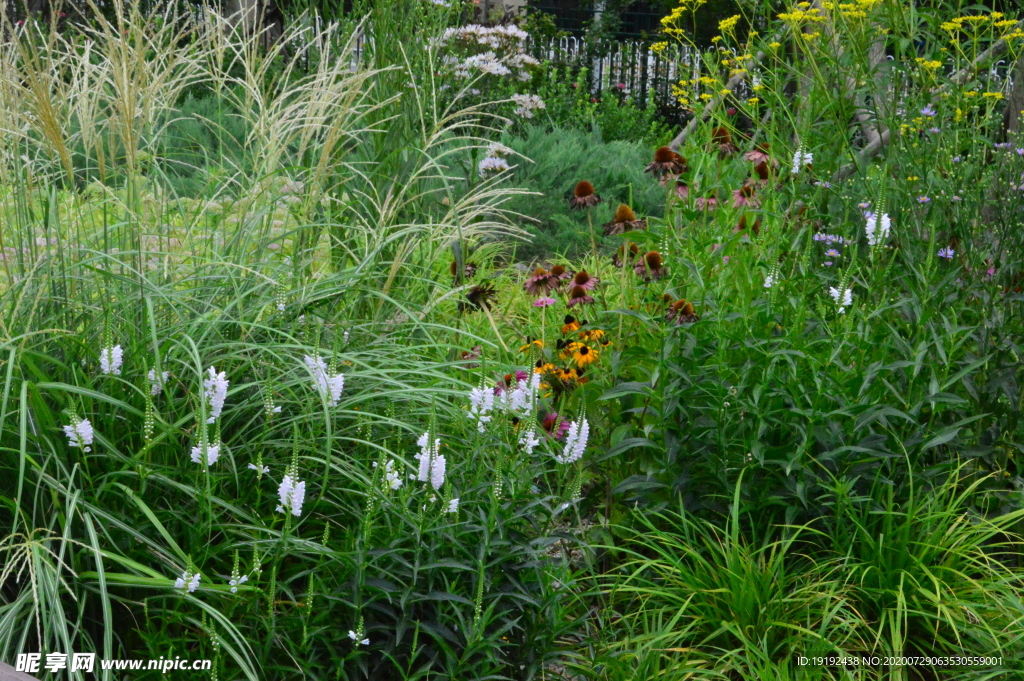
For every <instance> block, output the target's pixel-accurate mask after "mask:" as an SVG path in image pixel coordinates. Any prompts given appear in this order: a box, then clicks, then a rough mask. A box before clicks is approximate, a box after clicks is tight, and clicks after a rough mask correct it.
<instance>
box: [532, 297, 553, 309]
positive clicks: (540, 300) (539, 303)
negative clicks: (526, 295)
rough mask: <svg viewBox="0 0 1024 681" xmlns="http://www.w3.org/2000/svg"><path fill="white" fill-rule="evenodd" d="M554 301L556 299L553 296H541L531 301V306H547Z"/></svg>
mask: <svg viewBox="0 0 1024 681" xmlns="http://www.w3.org/2000/svg"><path fill="white" fill-rule="evenodd" d="M556 302H558V301H556V300H555V299H554V298H548V297H547V296H541V297H540V298H538V299H537V300H535V301H533V306H534V307H548V306H550V305H554V304H555V303H556Z"/></svg>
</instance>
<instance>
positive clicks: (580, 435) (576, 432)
mask: <svg viewBox="0 0 1024 681" xmlns="http://www.w3.org/2000/svg"><path fill="white" fill-rule="evenodd" d="M589 437H590V424H589V423H588V422H587V419H585V418H583V419H580V420H577V421H573V422H572V423H571V424H569V432H568V433H566V435H565V448H564V449H563V450H562V455H561V456H556V457H555V458H556V459H557V460H558V461H559V462H560V463H572V462H574V461H578V460H579V459H580V457H582V456H583V451H584V450H585V449H586V448H587V439H588V438H589Z"/></svg>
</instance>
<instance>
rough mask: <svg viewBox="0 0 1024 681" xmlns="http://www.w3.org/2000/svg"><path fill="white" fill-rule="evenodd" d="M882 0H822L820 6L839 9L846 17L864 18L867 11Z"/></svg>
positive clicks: (830, 9)
mask: <svg viewBox="0 0 1024 681" xmlns="http://www.w3.org/2000/svg"><path fill="white" fill-rule="evenodd" d="M880 2H882V0H857V1H856V2H842V3H835V2H823V3H821V6H822V7H824V8H825V9H827V10H829V11H830V12H831V11H835V10H839V13H840V14H842V15H843V16H844V17H846V18H847V19H864V18H866V17H867V15H868V12H869V11H870V10H871V9H872V8H873V7H874V6H875V5H877V4H879V3H880Z"/></svg>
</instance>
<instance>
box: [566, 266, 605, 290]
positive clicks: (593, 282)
mask: <svg viewBox="0 0 1024 681" xmlns="http://www.w3.org/2000/svg"><path fill="white" fill-rule="evenodd" d="M572 283H573V285H574V286H579V287H581V288H583V289H585V290H587V291H593V290H594V288H595V287H596V286H597V285H598V284H599V283H601V280H600V279H598V278H597V277H592V276H590V275H589V274H587V271H586V270H580V271H579V272H577V273H576V276H574V277H573V278H572Z"/></svg>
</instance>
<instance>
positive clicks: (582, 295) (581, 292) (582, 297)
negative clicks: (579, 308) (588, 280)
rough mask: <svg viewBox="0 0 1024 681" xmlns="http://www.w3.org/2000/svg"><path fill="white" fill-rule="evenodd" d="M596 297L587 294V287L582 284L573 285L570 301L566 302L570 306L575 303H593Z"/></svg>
mask: <svg viewBox="0 0 1024 681" xmlns="http://www.w3.org/2000/svg"><path fill="white" fill-rule="evenodd" d="M593 304H594V299H593V298H591V297H590V296H589V295H587V289H585V288H583V287H582V286H573V287H572V288H571V289H569V301H568V302H567V303H566V305H568V306H569V307H573V306H575V305H593Z"/></svg>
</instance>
